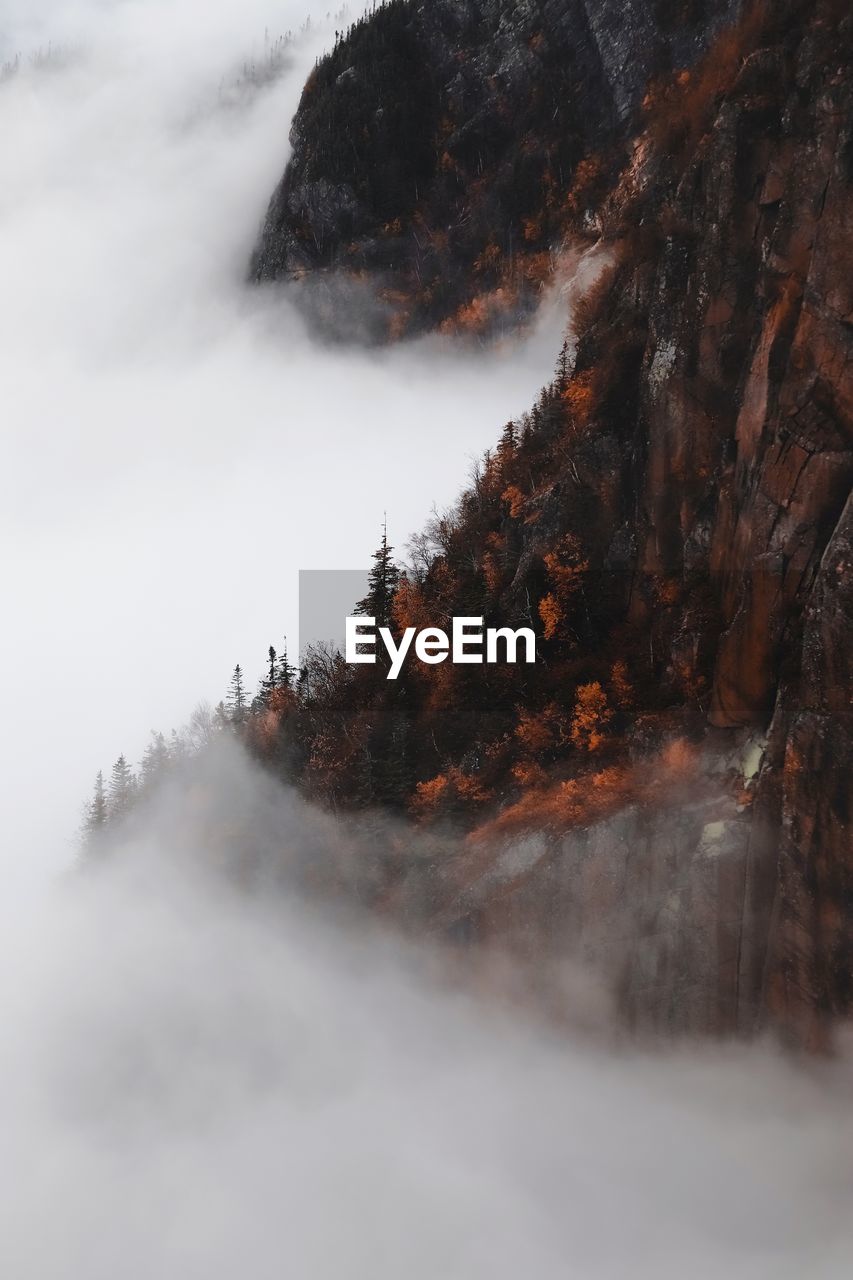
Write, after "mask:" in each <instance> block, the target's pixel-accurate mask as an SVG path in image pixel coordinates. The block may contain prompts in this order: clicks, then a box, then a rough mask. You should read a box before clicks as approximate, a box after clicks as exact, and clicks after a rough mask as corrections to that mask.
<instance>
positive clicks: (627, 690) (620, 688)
mask: <svg viewBox="0 0 853 1280" xmlns="http://www.w3.org/2000/svg"><path fill="white" fill-rule="evenodd" d="M610 689H611V691H612V694H613V701H614V702H615V703H616V705H617V707H620V708H621V709H622V710H623V711H624V710H625V709H626V708H627V707H630V705H631V703H632V701H633V697H634V690H633V687H632V685H631V682H630V680H629V679H628V664H627V662H623V661H622V659H621V658H620V659H619V660H618V661H617V662H614V663H613V666H612V667H611V668H610Z"/></svg>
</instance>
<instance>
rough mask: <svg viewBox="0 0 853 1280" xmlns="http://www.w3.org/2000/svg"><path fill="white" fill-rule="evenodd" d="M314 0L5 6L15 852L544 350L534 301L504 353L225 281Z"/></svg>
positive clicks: (28, 858)
mask: <svg viewBox="0 0 853 1280" xmlns="http://www.w3.org/2000/svg"><path fill="white" fill-rule="evenodd" d="M330 7H332V6H330V5H328V4H320V5H318V4H309V3H303V2H302V0H285V2H284V3H282V2H281V0H278V2H273V0H239V3H238V0H136V2H133V0H126V2H124V3H119V2H112V0H106V2H105V0H78V2H77V3H71V2H70V0H68V2H64V0H53V2H52V3H50V2H48V0H7V3H6V4H5V5H4V16H3V18H2V25H0V60H4V61H8V60H11V59H12V58H13V57H14V56H15V55H16V54H18V53H20V54H21V62H22V69H21V71H20V72H19V73H18V74H17V75H16V76H13V77H11V78H8V79H7V80H6V82H5V83H2V84H0V122H2V128H0V166H1V167H0V172H2V174H3V181H2V186H1V187H0V282H2V285H0V362H2V371H1V372H2V388H3V390H2V395H3V405H2V450H3V453H2V464H3V465H2V471H0V486H2V490H0V519H2V522H3V528H2V538H3V546H4V557H3V565H2V571H1V572H2V582H0V590H2V600H3V605H4V617H5V625H4V628H3V637H2V657H3V659H4V663H3V669H4V671H5V672H6V675H7V680H6V698H5V715H4V741H3V747H2V759H0V772H2V779H3V788H4V793H5V800H4V806H3V807H4V829H5V830H6V832H7V833H8V834H7V848H6V854H5V860H6V861H7V862H8V863H9V864H10V866H11V868H12V871H13V873H14V875H15V877H16V878H17V879H18V881H21V879H22V877H23V878H24V879H26V880H27V881H29V880H31V879H32V877H33V876H35V877H36V878H38V877H39V876H40V874H41V869H42V868H43V867H45V866H49V867H55V866H58V865H61V863H62V862H63V861H64V860H65V859H66V858H67V856H68V852H69V850H68V848H67V846H66V845H64V844H63V841H64V840H65V837H66V836H67V835H68V833H69V832H70V831H71V830H72V829H73V828H74V826H75V825H76V822H77V816H78V813H77V811H78V805H79V802H80V801H81V799H82V798H83V796H84V795H85V794H87V793H88V790H89V788H90V785H91V781H92V778H93V776H94V773H95V771H96V770H97V768H98V767H101V766H103V767H105V768H108V767H109V765H110V764H111V762H112V760H113V759H114V758H115V756H117V755H118V753H119V752H120V751H122V750H124V751H125V752H127V754H128V755H129V756H130V757H131V758H133V759H138V757H139V755H140V754H141V752H142V749H143V747H144V744H145V742H146V740H147V737H148V732H149V730H150V729H151V728H158V729H164V730H165V731H168V730H169V729H170V728H171V727H172V726H173V725H176V724H178V723H180V722H181V720H182V719H183V718H184V717H185V716H186V715H187V714H188V713H189V711H190V710H191V709H192V707H193V705H194V704H195V703H196V702H197V701H198V700H199V699H201V698H207V699H210V700H212V701H215V700H217V699H218V698H219V697H220V696H222V694H223V692H224V689H225V686H226V684H227V680H228V676H229V673H230V670H231V669H232V667H233V666H234V664H235V663H236V662H238V661H239V662H241V663H243V665H244V666H245V668H246V670H247V673H248V675H249V677H250V679H251V680H252V681H254V679H255V678H256V677H257V676H259V675H260V673H261V666H262V662H263V656H264V653H265V650H266V647H267V646H268V645H269V644H270V643H277V642H278V641H279V640H280V638H281V637H282V635H283V634H284V633H285V632H286V631H287V632H288V633H290V635H291V636H293V637H295V634H296V599H297V580H296V575H297V572H298V570H299V569H300V568H351V567H361V566H363V565H365V564H367V563H368V562H369V557H370V553H371V552H372V550H373V548H374V546H375V545H376V542H377V539H378V533H379V525H380V522H381V519H382V512H383V511H384V510H385V509H387V511H388V519H389V533H390V536H391V538H392V540H393V541H395V542H396V543H397V544H398V545H399V546H401V547H402V545H403V544H404V543H405V541H406V539H407V537H408V536H409V534H410V533H411V532H412V531H413V530H415V529H416V528H418V527H420V525H421V524H422V522H423V520H424V518H425V517H426V516H427V514H428V513H429V510H430V507H431V505H432V503H433V502H434V501H435V502H437V503H438V504H439V505H442V504H446V503H448V502H449V501H451V500H452V498H453V497H454V496H455V494H456V492H457V491H458V489H459V487H460V486H461V484H462V482H463V480H464V478H465V475H466V472H467V468H468V465H469V458H470V456H471V455H473V454H476V453H478V452H480V450H481V449H483V448H484V447H486V446H487V445H489V444H491V443H493V442H494V441H495V440H496V439H497V436H498V433H499V431H500V428H501V426H502V424H503V423H504V422H505V421H506V419H507V418H508V417H509V416H511V415H512V414H514V413H518V412H521V411H522V410H523V409H525V408H526V407H527V406H528V405H529V404H530V403H531V401H532V399H533V396H534V394H535V392H536V390H537V389H538V387H539V386H540V385H541V383H542V382H543V381H544V379H545V378H546V377H547V376H548V373H549V371H550V370H551V368H552V367H553V362H554V358H555V355H556V352H557V350H558V347H559V343H560V328H561V322H560V319H559V316H558V315H557V314H556V313H555V311H554V310H553V309H552V310H550V311H548V313H547V315H545V316H544V317H543V320H542V323H541V325H540V328H539V330H538V332H537V334H536V335H535V336H534V338H533V340H531V341H530V342H528V343H526V344H523V345H521V346H519V347H518V348H517V349H516V350H515V351H514V352H513V353H511V354H510V355H507V354H506V353H504V354H501V355H498V354H495V353H492V354H482V355H479V356H472V355H471V354H470V353H469V354H468V355H465V356H461V355H459V354H458V353H454V352H452V351H449V350H447V349H442V348H441V347H440V346H438V345H436V344H435V343H425V344H419V345H417V346H410V347H406V348H402V349H397V350H395V351H391V352H384V353H381V354H376V353H374V354H365V353H363V352H357V351H346V350H336V351H328V350H323V349H322V348H320V347H319V346H318V345H317V344H316V343H314V342H313V341H312V340H311V339H310V338H309V337H308V336H307V335H306V333H305V330H304V328H303V325H302V323H301V322H300V319H299V316H298V314H295V313H294V311H293V310H292V309H291V307H290V306H289V303H288V300H287V298H286V296H283V295H282V294H281V293H280V292H279V291H275V292H274V293H272V294H270V293H260V292H259V291H257V290H254V289H250V288H247V287H246V286H245V285H244V282H243V281H244V274H245V270H246V264H247V260H248V256H249V252H250V249H251V246H252V243H253V240H254V237H255V235H256V232H257V230H258V226H259V223H260V220H261V219H262V216H263V213H264V211H265V208H266V204H267V200H268V198H269V196H270V194H271V192H272V190H273V187H274V185H275V183H276V181H277V180H278V178H279V176H280V174H281V172H282V170H283V166H284V163H285V160H286V157H287V134H288V130H289V125H290V120H291V117H292V114H293V111H294V109H295V106H296V103H297V101H298V97H299V93H300V91H301V87H302V83H303V81H304V78H305V75H306V73H307V70H308V68H310V66H311V64H312V63H313V60H314V58H315V56H316V54H317V52H318V51H319V50H321V49H322V48H323V47H324V46H325V44H326V43H327V41H328V35H329V30H330V28H329V27H328V26H327V25H326V23H325V15H326V13H327V12H328V10H329V8H330ZM308 13H312V14H313V15H314V18H315V20H319V19H322V22H320V21H315V34H314V35H313V36H312V37H310V38H308V39H307V40H303V41H302V42H301V43H300V44H299V46H298V48H297V49H296V50H295V51H294V66H293V70H292V72H291V73H290V74H288V75H285V76H283V77H282V78H281V79H279V80H278V81H277V82H276V83H275V84H274V85H273V86H272V87H268V88H267V89H265V90H264V91H262V92H258V93H255V94H251V93H245V94H243V95H240V94H235V92H234V85H235V82H237V81H238V80H239V76H240V70H241V68H242V66H243V65H244V64H245V63H246V62H248V61H251V60H252V59H253V58H254V59H258V60H259V59H262V58H263V56H264V40H265V32H268V33H269V35H270V37H272V38H274V37H275V36H276V35H277V34H279V33H280V32H283V31H284V30H286V29H288V28H290V27H293V28H298V27H300V26H301V24H302V22H303V20H304V18H305V16H306V15H307V14H308ZM333 26H334V23H332V27H333ZM48 52H49V53H50V57H48V58H47V59H46V60H45V58H44V55H45V53H48ZM34 54H40V55H41V58H40V59H36V61H37V63H38V65H36V66H33V65H32V60H33V55H34ZM4 874H5V875H7V876H8V875H9V874H10V871H9V870H7V871H6V872H4Z"/></svg>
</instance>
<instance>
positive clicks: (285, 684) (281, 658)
mask: <svg viewBox="0 0 853 1280" xmlns="http://www.w3.org/2000/svg"><path fill="white" fill-rule="evenodd" d="M298 675H299V672H298V670H297V668H296V667H292V666H291V665H290V663H289V662H288V660H287V636H285V637H284V649H283V650H282V652H281V653H280V654H279V655H278V665H277V668H276V678H277V680H278V684H279V687H280V688H282V689H292V688H293V686H294V683H295V681H296V677H297V676H298Z"/></svg>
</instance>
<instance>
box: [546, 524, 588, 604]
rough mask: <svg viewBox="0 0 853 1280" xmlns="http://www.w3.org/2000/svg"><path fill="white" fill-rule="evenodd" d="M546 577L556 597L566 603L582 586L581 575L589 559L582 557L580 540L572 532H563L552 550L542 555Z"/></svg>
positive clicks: (586, 567)
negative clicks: (551, 584)
mask: <svg viewBox="0 0 853 1280" xmlns="http://www.w3.org/2000/svg"><path fill="white" fill-rule="evenodd" d="M544 561H545V568H546V569H547V570H548V577H549V578H550V579H551V582H552V583H553V585H554V588H555V590H556V594H557V599H558V600H559V602H560V603H561V604H562V605H566V604H568V602H569V601H570V600H571V598H572V596H573V595H574V594H575V592H576V591H578V590H579V589H580V588H581V587H582V586H583V575H584V574H585V573H586V572H587V570H588V569H589V561H588V560H584V559H583V555H582V552H581V544H580V541H579V540H578V539H577V538H576V537H575V535H574V534H573V533H567V534H565V535H564V536H563V537H562V538H561V539H560V541H559V542H558V543H557V546H556V549H555V550H554V551H549V552H548V554H547V555H546V556H545V557H544Z"/></svg>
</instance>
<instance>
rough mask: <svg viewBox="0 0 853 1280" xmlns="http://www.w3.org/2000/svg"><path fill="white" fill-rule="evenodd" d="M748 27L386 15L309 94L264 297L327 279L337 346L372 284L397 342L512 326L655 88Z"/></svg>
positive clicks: (345, 45) (667, 14)
mask: <svg viewBox="0 0 853 1280" xmlns="http://www.w3.org/2000/svg"><path fill="white" fill-rule="evenodd" d="M734 10H735V3H734V0H726V3H724V4H719V5H715V6H711V5H705V4H702V3H697V4H688V5H678V4H670V5H668V4H666V3H660V2H659V0H630V3H621V0H559V2H558V0H547V2H546V3H532V2H530V0H526V2H518V3H514V4H510V5H507V4H503V3H497V2H496V0H479V2H477V0H429V3H423V2H422V3H415V2H413V0H394V2H393V3H390V4H387V5H385V6H384V7H383V8H381V9H379V10H378V11H377V12H375V13H374V14H373V16H372V17H370V18H369V19H368V20H366V21H363V22H361V23H357V24H356V25H355V26H354V27H353V28H352V29H351V31H350V32H349V33H348V35H347V36H346V38H344V39H342V40H340V41H339V42H338V43H337V45H336V47H335V49H334V51H333V53H332V54H331V55H330V56H329V57H328V58H326V59H324V60H323V61H322V62H321V63H320V64H319V65H318V67H317V68H316V70H315V71H314V73H313V75H312V76H311V78H310V79H309V81H308V83H307V85H306V86H305V91H304V93H303V97H302V102H301V104H300V107H299V110H298V112H297V115H296V118H295V120H294V122H293V128H292V131H291V143H292V147H293V154H292V157H291V160H290V163H289V164H288V167H287V170H286V172H285V174H284V176H283V178H282V181H281V183H280V184H279V187H278V189H277V190H276V192H275V193H274V195H273V197H272V201H271V203H270V207H269V210H268V212H267V216H266V221H265V223H264V227H263V231H262V234H261V238H260V241H259V244H258V247H257V249H256V251H255V254H254V257H253V261H252V265H251V274H252V276H253V278H255V279H256V280H258V281H270V280H276V279H280V278H282V277H284V278H291V279H294V278H297V279H298V278H304V277H305V275H306V273H311V277H312V280H313V282H314V284H315V286H318V287H315V288H314V289H312V291H311V294H310V297H311V298H312V299H313V301H314V303H315V306H316V308H317V313H318V316H319V318H320V319H321V320H324V321H325V323H326V326H327V328H334V326H335V316H336V314H337V307H338V304H339V302H340V299H341V298H342V297H345V296H346V294H347V292H348V290H349V288H350V287H351V286H352V285H353V284H354V283H356V282H359V281H362V280H363V279H364V275H365V273H369V278H370V281H371V283H372V285H373V286H374V288H376V289H377V290H378V293H379V303H380V310H379V312H378V313H377V311H375V310H373V311H371V312H370V317H371V322H372V323H373V324H374V325H375V326H376V331H377V332H378V333H380V334H388V333H391V334H392V336H400V335H401V334H403V333H405V332H415V331H418V330H420V329H423V328H424V327H434V326H436V325H441V324H444V325H445V326H446V327H448V328H449V329H460V328H461V329H463V330H473V331H474V332H478V333H479V332H490V331H494V330H495V329H496V328H499V327H500V326H501V325H510V326H511V325H513V324H515V323H516V322H517V320H518V317H519V315H520V314H523V313H524V312H525V310H528V309H529V308H530V307H531V306H532V305H534V303H535V300H536V298H537V297H538V294H539V291H540V289H541V286H542V284H543V282H544V281H545V280H546V279H547V278H548V276H549V274H550V272H551V270H552V267H553V263H552V257H551V250H552V248H553V247H554V244H555V242H556V241H557V240H558V239H559V238H560V237H561V236H562V234H563V233H564V231H565V230H566V227H567V225H568V222H569V220H570V219H574V220H575V221H577V219H578V216H579V215H583V214H584V213H586V212H587V211H591V210H592V209H593V208H594V206H595V203H596V200H597V198H598V196H600V195H601V194H602V193H603V191H604V190H605V189H606V183H607V179H608V176H609V175H610V174H611V172H612V171H613V169H614V165H617V164H618V160H619V158H620V157H621V154H622V149H623V147H624V144H625V142H626V139H627V138H628V137H629V136H630V133H631V127H632V122H633V121H634V117H635V115H636V108H637V106H638V103H639V100H640V98H641V96H642V93H643V91H644V88H645V85H646V83H647V81H648V79H649V76H650V75H651V74H652V73H653V72H655V71H658V70H660V69H661V68H667V67H669V66H672V65H678V66H683V65H686V64H690V63H692V62H693V61H695V59H696V58H697V57H698V56H699V54H700V53H701V52H702V50H703V49H704V47H705V46H706V44H707V42H708V40H709V38H710V36H711V34H712V33H713V31H714V30H715V29H717V28H718V27H719V26H720V25H721V24H722V23H724V22H725V21H726V19H727V18H728V17H731V16H732V14H733V12H734ZM579 166H580V171H579ZM576 178H577V181H575V179H576ZM573 186H574V187H575V190H574V193H573V196H572V198H571V199H570V200H569V201H567V200H566V193H568V192H569V191H571V190H572V188H573ZM317 273H320V274H317ZM365 323H366V322H365V321H364V316H363V315H361V316H358V315H357V313H354V312H353V311H352V309H349V310H348V311H347V316H346V325H347V326H349V329H348V330H343V331H344V332H345V333H346V332H348V333H349V334H350V335H351V334H352V330H353V327H357V331H358V332H360V333H361V334H362V335H363V334H364V331H365ZM339 327H341V328H342V326H339Z"/></svg>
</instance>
